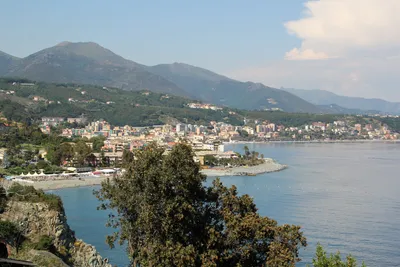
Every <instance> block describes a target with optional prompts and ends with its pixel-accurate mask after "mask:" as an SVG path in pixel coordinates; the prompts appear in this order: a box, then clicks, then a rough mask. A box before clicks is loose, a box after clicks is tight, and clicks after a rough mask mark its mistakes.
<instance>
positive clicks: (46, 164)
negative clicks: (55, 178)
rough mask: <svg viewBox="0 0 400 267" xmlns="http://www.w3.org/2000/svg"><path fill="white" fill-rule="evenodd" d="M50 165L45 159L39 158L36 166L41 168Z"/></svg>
mask: <svg viewBox="0 0 400 267" xmlns="http://www.w3.org/2000/svg"><path fill="white" fill-rule="evenodd" d="M48 166H49V163H47V162H46V161H44V160H39V161H38V163H37V164H36V167H37V168H38V169H39V170H40V169H46V168H47V167H48Z"/></svg>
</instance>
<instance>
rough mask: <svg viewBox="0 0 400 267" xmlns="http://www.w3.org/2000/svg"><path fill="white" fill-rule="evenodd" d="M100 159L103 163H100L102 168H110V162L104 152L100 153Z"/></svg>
mask: <svg viewBox="0 0 400 267" xmlns="http://www.w3.org/2000/svg"><path fill="white" fill-rule="evenodd" d="M100 158H101V162H100V165H101V167H109V165H110V164H109V161H108V159H107V157H106V155H105V153H104V151H101V152H100Z"/></svg>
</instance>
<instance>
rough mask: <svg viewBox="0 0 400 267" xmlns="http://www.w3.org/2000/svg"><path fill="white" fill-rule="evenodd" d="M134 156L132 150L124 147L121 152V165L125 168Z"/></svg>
mask: <svg viewBox="0 0 400 267" xmlns="http://www.w3.org/2000/svg"><path fill="white" fill-rule="evenodd" d="M134 158H135V156H134V155H133V152H132V151H129V150H128V149H124V151H123V152H122V167H124V168H127V167H128V166H129V165H130V164H131V163H132V161H133V160H134Z"/></svg>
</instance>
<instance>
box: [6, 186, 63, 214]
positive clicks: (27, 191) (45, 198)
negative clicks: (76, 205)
mask: <svg viewBox="0 0 400 267" xmlns="http://www.w3.org/2000/svg"><path fill="white" fill-rule="evenodd" d="M8 197H9V198H11V199H13V200H17V201H28V202H33V203H37V202H43V203H46V204H47V205H48V206H49V208H50V209H52V210H56V211H63V210H64V208H63V204H62V201H61V198H60V197H59V196H56V195H54V194H46V193H45V192H44V191H43V190H36V189H35V188H34V187H33V186H25V185H21V184H18V183H13V184H12V185H11V187H10V189H9V190H8Z"/></svg>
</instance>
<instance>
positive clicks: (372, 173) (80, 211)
mask: <svg viewBox="0 0 400 267" xmlns="http://www.w3.org/2000/svg"><path fill="white" fill-rule="evenodd" d="M248 146H249V148H250V150H257V151H259V152H260V153H263V154H264V155H265V156H266V157H272V158H275V159H277V160H278V161H279V162H281V163H284V164H287V165H289V169H287V170H284V171H282V172H277V173H270V174H264V175H260V176H255V177H224V178H222V180H223V182H224V183H225V185H231V184H235V185H236V186H237V187H238V190H239V192H240V193H243V194H245V193H246V194H249V195H251V196H252V197H254V201H255V203H256V204H257V206H258V208H259V211H260V213H261V214H262V215H266V216H270V217H272V218H274V219H276V220H277V221H278V222H279V223H289V224H298V225H301V226H302V227H303V230H304V233H305V235H306V237H307V239H308V243H309V246H308V247H307V248H306V249H302V250H301V256H302V259H303V261H302V262H301V263H299V264H298V266H305V264H306V263H310V262H311V259H312V256H313V253H314V251H315V245H316V243H317V242H320V243H321V244H322V245H323V246H324V247H325V248H327V249H328V251H329V252H335V251H337V250H340V251H342V252H346V253H347V252H350V253H352V254H353V255H355V256H356V257H357V258H359V259H363V260H365V262H366V263H367V265H368V266H400V250H399V249H400V226H399V224H398V223H399V222H400V194H399V188H400V177H399V171H400V166H399V163H400V162H399V159H400V144H393V143H392V144H390V143H386V144H383V143H364V144H262V145H260V144H250V145H248ZM242 148H243V145H232V146H229V147H227V148H226V149H229V150H230V149H232V150H235V151H241V150H242ZM207 182H208V183H210V182H211V179H210V180H208V181H207ZM92 190H93V188H77V189H76V188H75V189H63V190H59V191H54V192H55V193H57V194H58V195H60V196H61V197H62V199H63V201H64V206H65V209H66V213H67V216H68V222H69V224H70V226H71V227H72V229H74V230H75V232H76V234H77V236H78V237H79V238H82V239H84V240H85V241H86V242H87V243H90V244H92V245H95V246H96V248H97V250H98V251H99V252H100V253H101V254H102V255H103V256H104V257H108V258H109V259H110V260H111V262H112V263H114V264H117V265H118V266H125V265H126V264H127V263H128V260H127V259H126V257H125V251H124V248H121V247H117V248H116V249H113V250H110V249H109V248H108V247H107V245H105V242H104V240H105V235H106V234H108V233H110V232H111V230H110V229H107V228H106V227H105V226H104V225H105V222H106V220H107V212H104V211H97V210H96V206H97V205H98V202H97V200H96V198H95V197H94V196H93V195H92Z"/></svg>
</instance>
